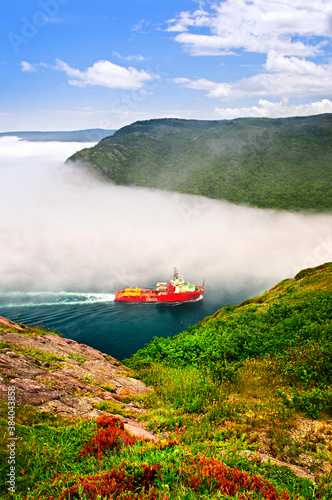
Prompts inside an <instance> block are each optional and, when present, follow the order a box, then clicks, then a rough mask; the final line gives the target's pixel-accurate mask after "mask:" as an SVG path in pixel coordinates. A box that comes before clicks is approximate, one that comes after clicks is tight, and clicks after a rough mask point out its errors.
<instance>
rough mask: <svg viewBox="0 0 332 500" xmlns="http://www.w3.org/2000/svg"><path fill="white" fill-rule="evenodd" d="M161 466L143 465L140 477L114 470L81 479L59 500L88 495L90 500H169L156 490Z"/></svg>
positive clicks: (72, 499) (71, 499)
mask: <svg viewBox="0 0 332 500" xmlns="http://www.w3.org/2000/svg"><path fill="white" fill-rule="evenodd" d="M160 467H161V466H160V465H153V466H152V465H146V464H141V466H140V470H139V475H135V477H134V476H132V475H127V474H126V472H125V470H123V469H121V470H115V469H112V470H110V471H108V472H104V473H102V474H98V475H96V476H92V475H88V476H85V477H80V480H79V483H78V484H76V485H75V486H72V487H71V488H69V489H67V490H66V491H64V492H63V493H62V495H61V497H60V499H59V500H69V499H70V500H74V499H79V498H81V495H86V498H87V499H89V500H94V499H96V498H97V497H98V495H100V497H101V498H108V499H113V498H116V499H119V500H120V499H121V500H134V499H141V500H143V499H144V500H168V498H169V497H168V496H165V495H164V494H163V496H161V493H159V492H158V491H156V490H155V488H154V484H153V483H154V479H155V478H156V476H159V471H160Z"/></svg>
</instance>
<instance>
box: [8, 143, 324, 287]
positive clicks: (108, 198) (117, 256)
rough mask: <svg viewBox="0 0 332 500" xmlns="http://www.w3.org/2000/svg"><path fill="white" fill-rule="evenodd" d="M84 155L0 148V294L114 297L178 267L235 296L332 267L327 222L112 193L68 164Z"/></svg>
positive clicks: (127, 191)
mask: <svg viewBox="0 0 332 500" xmlns="http://www.w3.org/2000/svg"><path fill="white" fill-rule="evenodd" d="M90 145H91V144H89V146H90ZM83 147H84V144H82V143H79V144H75V143H55V142H52V143H47V142H43V143H37V142H33V143H28V142H26V141H18V140H17V139H16V138H13V137H4V138H1V139H0V185H1V191H0V192H1V199H0V290H2V291H4V290H32V291H33V290H35V291H40V290H46V291H47V290H48V291H61V290H70V291H95V292H98V291H100V292H110V293H112V292H114V291H115V290H116V289H117V288H119V287H125V286H136V285H138V286H153V285H154V282H155V281H156V280H167V279H169V278H170V277H171V275H172V272H173V267H174V266H177V267H178V268H179V270H180V272H181V273H182V274H184V276H185V278H186V279H188V280H189V281H192V282H197V284H200V283H201V282H202V279H203V278H204V279H205V280H206V286H207V288H208V287H211V288H214V287H215V286H217V285H218V286H220V287H222V288H224V289H227V290H232V291H236V290H237V289H241V287H242V286H243V285H244V284H248V283H252V284H253V289H257V287H258V288H262V287H263V288H267V287H268V286H272V285H273V284H275V283H276V282H278V281H280V280H281V279H284V278H287V277H291V276H294V274H296V273H297V272H298V271H299V270H301V269H303V268H305V267H312V266H315V265H318V264H321V263H323V262H326V261H329V260H332V234H331V227H332V224H331V223H332V216H331V215H304V214H293V213H286V212H275V211H272V210H261V209H254V208H248V207H242V206H236V205H232V204H230V203H227V202H222V201H215V200H208V199H206V198H202V197H196V196H189V195H188V196H186V195H179V194H177V193H168V192H162V191H157V190H153V191H152V190H147V189H142V188H128V187H119V186H114V185H111V184H106V183H104V182H102V181H100V180H98V179H96V178H94V177H93V176H91V175H90V174H89V173H88V172H86V171H84V169H80V168H79V167H78V166H77V165H64V164H63V161H64V160H65V158H67V157H68V156H70V155H71V154H73V153H74V152H75V151H77V150H78V149H82V148H83Z"/></svg>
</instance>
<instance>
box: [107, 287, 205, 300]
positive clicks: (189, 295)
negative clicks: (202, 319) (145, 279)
mask: <svg viewBox="0 0 332 500" xmlns="http://www.w3.org/2000/svg"><path fill="white" fill-rule="evenodd" d="M203 293H204V290H197V291H194V292H182V293H179V292H178V293H176V292H174V293H172V292H171V293H166V294H158V293H157V292H156V291H155V290H148V291H147V292H145V291H142V292H141V293H140V294H137V295H123V294H121V292H117V293H116V294H115V298H114V301H115V302H189V301H191V300H196V299H198V298H199V297H200V296H201V295H202V294H203Z"/></svg>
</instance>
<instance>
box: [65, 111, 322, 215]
mask: <svg viewBox="0 0 332 500" xmlns="http://www.w3.org/2000/svg"><path fill="white" fill-rule="evenodd" d="M68 160H71V161H74V162H77V161H82V162H84V163H88V164H90V165H91V166H92V167H93V168H94V169H96V170H98V171H99V172H100V173H101V174H102V175H103V176H105V177H106V178H108V179H109V180H110V181H112V182H114V183H115V184H122V185H132V186H146V187H151V188H159V189H166V190H171V191H178V192H181V193H191V194H197V195H198V194H199V195H203V196H207V197H209V198H218V199H226V200H229V201H231V202H234V203H245V204H250V205H253V206H257V207H266V208H278V209H292V210H301V209H309V210H310V209H313V210H317V211H326V210H330V209H331V208H332V194H331V193H332V189H331V180H330V179H331V165H332V114H324V115H317V116H309V117H295V118H280V119H268V118H241V119H236V120H221V121H199V120H179V119H158V120H148V121H141V122H136V123H134V124H132V125H129V126H127V127H124V128H122V129H120V130H118V131H117V132H116V133H115V134H114V135H113V136H112V137H107V138H105V139H103V140H102V141H100V142H99V143H98V144H97V145H96V146H95V147H93V148H89V149H83V150H82V151H80V152H78V153H76V154H74V155H73V156H71V157H70V158H69V159H68Z"/></svg>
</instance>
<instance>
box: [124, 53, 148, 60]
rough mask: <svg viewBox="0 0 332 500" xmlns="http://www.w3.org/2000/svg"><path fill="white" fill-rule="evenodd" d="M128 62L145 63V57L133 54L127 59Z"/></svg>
mask: <svg viewBox="0 0 332 500" xmlns="http://www.w3.org/2000/svg"><path fill="white" fill-rule="evenodd" d="M126 59H127V61H144V59H145V58H144V57H143V56H141V54H133V55H130V56H127V57H126Z"/></svg>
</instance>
